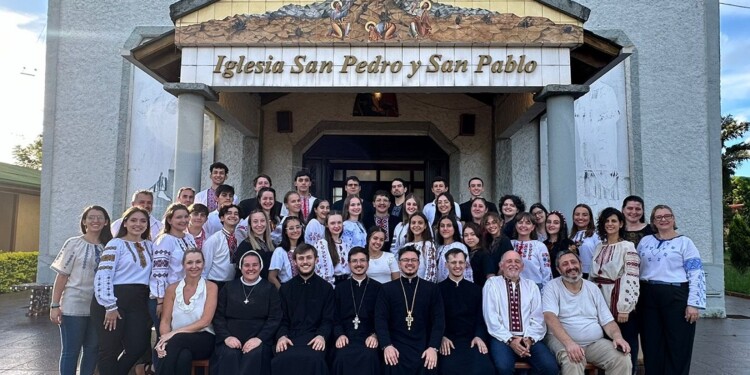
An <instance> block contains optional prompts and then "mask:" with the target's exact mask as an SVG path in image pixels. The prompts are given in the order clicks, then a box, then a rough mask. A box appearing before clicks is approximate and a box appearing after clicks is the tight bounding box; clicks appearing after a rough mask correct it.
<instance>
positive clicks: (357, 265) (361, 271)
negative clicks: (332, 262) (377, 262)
mask: <svg viewBox="0 0 750 375" xmlns="http://www.w3.org/2000/svg"><path fill="white" fill-rule="evenodd" d="M367 266H368V262H367V256H365V254H362V253H357V254H354V255H352V256H351V257H350V258H349V269H350V270H351V271H352V276H356V277H357V278H360V277H363V276H365V275H366V274H367Z"/></svg>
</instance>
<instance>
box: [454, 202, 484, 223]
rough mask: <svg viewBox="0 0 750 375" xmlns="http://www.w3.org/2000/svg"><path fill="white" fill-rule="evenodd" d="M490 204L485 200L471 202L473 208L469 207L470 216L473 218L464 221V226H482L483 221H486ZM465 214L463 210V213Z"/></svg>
mask: <svg viewBox="0 0 750 375" xmlns="http://www.w3.org/2000/svg"><path fill="white" fill-rule="evenodd" d="M488 203H490V202H487V201H486V200H484V198H474V200H473V201H471V206H470V207H468V211H469V214H470V216H471V218H470V220H466V221H464V224H466V223H474V224H477V225H481V224H482V219H484V215H486V214H487V212H489V211H487V204H488ZM461 212H463V209H462V211H461Z"/></svg>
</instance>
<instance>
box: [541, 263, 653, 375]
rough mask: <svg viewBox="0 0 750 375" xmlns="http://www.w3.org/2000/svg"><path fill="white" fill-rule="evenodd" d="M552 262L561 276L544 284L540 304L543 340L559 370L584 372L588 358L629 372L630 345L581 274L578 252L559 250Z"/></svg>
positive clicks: (615, 371) (616, 372)
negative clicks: (542, 315) (544, 335)
mask: <svg viewBox="0 0 750 375" xmlns="http://www.w3.org/2000/svg"><path fill="white" fill-rule="evenodd" d="M555 263H556V264H557V268H558V271H559V272H560V275H562V276H560V277H558V278H556V279H554V280H552V281H551V282H549V283H548V284H547V286H546V287H545V288H544V290H543V295H542V306H543V308H544V321H545V323H547V337H546V339H545V341H546V344H547V346H548V347H549V348H550V349H551V350H552V353H553V354H555V357H556V358H557V361H558V363H559V364H560V367H561V370H562V371H561V372H562V373H563V374H580V375H583V373H584V368H585V366H586V363H587V362H590V363H593V364H594V365H596V366H597V367H599V368H601V369H603V370H604V371H606V372H607V374H612V375H630V373H631V371H632V364H631V362H630V345H628V342H627V341H625V340H624V339H623V338H622V334H621V333H620V328H619V327H618V326H617V323H615V319H614V318H613V317H612V313H610V312H609V308H607V302H606V301H604V297H602V293H601V292H600V291H599V290H598V288H597V287H596V285H594V283H592V282H591V281H588V280H585V279H584V278H583V274H582V273H581V261H580V260H579V259H578V255H576V254H575V253H573V252H570V251H566V252H562V253H559V254H558V255H557V259H556V261H555ZM605 333H606V334H607V337H609V338H611V340H610V339H608V338H607V337H604V334H605ZM659 374H666V373H659Z"/></svg>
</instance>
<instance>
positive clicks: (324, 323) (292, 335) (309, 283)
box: [271, 243, 333, 375]
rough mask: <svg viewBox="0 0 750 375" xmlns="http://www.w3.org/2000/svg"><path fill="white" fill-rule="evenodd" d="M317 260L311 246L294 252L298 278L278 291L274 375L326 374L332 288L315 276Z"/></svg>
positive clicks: (331, 321)
mask: <svg viewBox="0 0 750 375" xmlns="http://www.w3.org/2000/svg"><path fill="white" fill-rule="evenodd" d="M317 257H318V253H317V251H315V248H314V247H313V246H312V245H309V244H306V243H302V244H300V245H298V246H297V248H296V249H294V262H295V263H296V264H297V268H298V271H299V274H298V275H297V276H295V277H294V278H292V279H291V280H289V281H288V282H286V283H284V284H281V289H280V290H279V293H280V296H281V310H282V313H283V317H282V319H281V324H280V325H279V330H278V332H277V333H276V337H277V340H276V356H275V357H274V359H273V361H271V373H273V374H279V375H299V374H315V375H321V374H328V365H327V364H326V355H325V350H326V340H327V339H328V337H329V336H330V334H331V328H332V326H333V288H332V287H331V284H329V283H328V282H327V281H325V280H323V279H322V278H320V276H318V275H316V274H315V263H316V260H317Z"/></svg>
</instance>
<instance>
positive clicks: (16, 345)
mask: <svg viewBox="0 0 750 375" xmlns="http://www.w3.org/2000/svg"><path fill="white" fill-rule="evenodd" d="M28 296H29V294H28V292H21V293H11V294H2V295H0V316H2V319H0V373H2V374H19V375H25V374H28V375H30V374H35V375H41V374H57V373H58V371H57V361H58V358H59V355H60V333H59V330H58V328H57V326H56V325H54V324H52V323H50V321H49V319H48V318H47V317H46V316H45V317H38V318H27V317H26V316H25V312H26V309H27V308H28V299H29V297H28ZM726 304H727V305H726V306H727V315H728V316H729V318H727V319H702V320H700V321H699V322H698V332H697V335H696V338H695V347H694V350H693V363H692V365H691V370H692V371H691V373H692V374H712V375H714V374H715V375H721V374H747V373H750V370H748V369H750V350H748V349H749V348H750V300H746V299H741V298H737V297H729V296H727V298H726Z"/></svg>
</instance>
